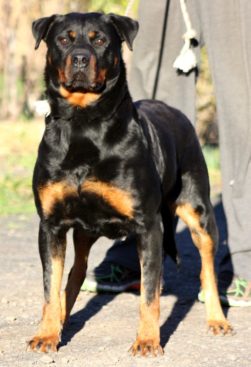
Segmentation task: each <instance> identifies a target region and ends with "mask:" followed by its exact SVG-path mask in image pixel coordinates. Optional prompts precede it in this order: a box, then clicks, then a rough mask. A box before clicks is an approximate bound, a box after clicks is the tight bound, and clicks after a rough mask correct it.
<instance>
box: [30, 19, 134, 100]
mask: <svg viewBox="0 0 251 367" xmlns="http://www.w3.org/2000/svg"><path fill="white" fill-rule="evenodd" d="M137 30H138V23H137V22H136V21H134V20H132V19H131V18H128V17H124V16H119V15H115V14H107V15H105V14H100V13H86V14H81V13H70V14H66V15H52V16H50V17H45V18H41V19H38V20H36V21H35V22H33V24H32V31H33V35H34V37H35V39H36V45H35V48H36V49H37V48H38V47H39V44H40V42H41V40H44V41H45V42H46V44H47V47H48V52H47V66H46V68H47V69H48V70H50V72H49V75H50V78H52V79H53V83H54V86H55V87H57V88H58V89H59V91H60V93H61V95H63V96H64V97H66V96H69V94H71V95H72V94H73V93H75V94H76V93H89V94H90V93H91V94H97V95H99V94H102V92H103V91H104V90H105V89H106V85H107V83H108V82H109V80H112V79H113V78H114V77H116V76H117V75H118V73H119V68H120V59H121V47H120V45H121V43H122V42H123V41H125V42H126V44H127V45H128V47H129V48H130V49H132V44H133V40H134V38H135V36H136V34H137Z"/></svg>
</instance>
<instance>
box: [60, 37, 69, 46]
mask: <svg viewBox="0 0 251 367" xmlns="http://www.w3.org/2000/svg"><path fill="white" fill-rule="evenodd" d="M59 42H60V43H61V45H62V46H67V45H68V44H69V40H68V38H66V37H59Z"/></svg>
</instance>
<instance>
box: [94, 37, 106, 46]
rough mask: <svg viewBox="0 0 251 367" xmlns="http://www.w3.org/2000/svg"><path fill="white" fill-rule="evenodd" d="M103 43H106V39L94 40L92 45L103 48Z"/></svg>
mask: <svg viewBox="0 0 251 367" xmlns="http://www.w3.org/2000/svg"><path fill="white" fill-rule="evenodd" d="M105 43H106V39H105V38H96V39H95V40H94V45H95V46H98V47H100V46H104V44H105Z"/></svg>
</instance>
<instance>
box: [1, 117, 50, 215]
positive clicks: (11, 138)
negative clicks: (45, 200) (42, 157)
mask: <svg viewBox="0 0 251 367" xmlns="http://www.w3.org/2000/svg"><path fill="white" fill-rule="evenodd" d="M42 131H43V123H41V122H37V121H36V122H22V121H20V122H15V123H14V122H1V123H0V136H1V146H0V167H1V171H0V215H8V214H19V213H20V214H21V213H22V214H27V213H32V212H34V211H35V207H34V203H33V195H32V187H31V181H32V172H33V167H34V163H35V159H36V152H37V148H38V144H39V141H40V138H41V135H42Z"/></svg>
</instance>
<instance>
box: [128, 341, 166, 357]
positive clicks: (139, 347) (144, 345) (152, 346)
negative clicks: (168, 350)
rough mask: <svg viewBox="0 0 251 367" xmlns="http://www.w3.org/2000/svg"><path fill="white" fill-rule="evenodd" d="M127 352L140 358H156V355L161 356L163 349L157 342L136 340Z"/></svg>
mask: <svg viewBox="0 0 251 367" xmlns="http://www.w3.org/2000/svg"><path fill="white" fill-rule="evenodd" d="M129 351H130V352H131V353H132V355H133V356H135V355H137V354H140V355H141V356H149V355H152V356H154V357H156V356H157V355H163V354H164V351H163V348H162V347H161V346H160V344H159V343H158V342H156V341H155V340H151V339H150V340H141V339H139V338H137V340H136V341H135V342H134V343H133V345H132V346H131V348H130V349H129Z"/></svg>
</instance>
